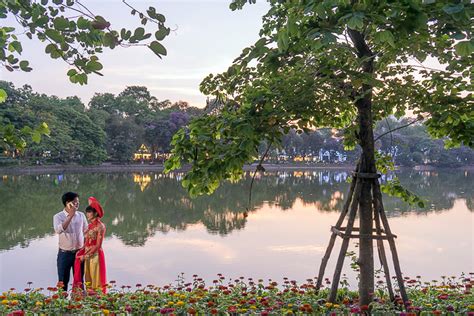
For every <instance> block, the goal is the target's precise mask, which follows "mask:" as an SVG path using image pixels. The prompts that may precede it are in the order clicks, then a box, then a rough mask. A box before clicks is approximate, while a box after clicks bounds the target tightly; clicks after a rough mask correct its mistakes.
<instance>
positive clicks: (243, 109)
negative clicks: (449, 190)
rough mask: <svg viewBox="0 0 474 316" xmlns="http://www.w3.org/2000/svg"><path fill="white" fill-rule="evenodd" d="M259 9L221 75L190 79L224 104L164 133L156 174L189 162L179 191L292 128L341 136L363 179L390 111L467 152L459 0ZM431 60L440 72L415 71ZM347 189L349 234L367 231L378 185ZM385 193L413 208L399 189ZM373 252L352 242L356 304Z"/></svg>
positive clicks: (213, 182) (364, 242)
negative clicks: (352, 195) (166, 142)
mask: <svg viewBox="0 0 474 316" xmlns="http://www.w3.org/2000/svg"><path fill="white" fill-rule="evenodd" d="M247 2H248V3H255V0H234V1H233V2H232V3H231V8H232V9H234V10H235V9H240V8H242V7H243V6H244V5H245V3H247ZM268 2H269V5H270V9H269V11H268V13H267V14H266V15H264V17H263V26H262V29H261V31H260V39H259V40H258V41H257V42H256V43H255V44H254V45H252V46H251V47H248V48H245V49H244V50H243V51H242V54H241V55H240V56H239V57H238V58H236V59H235V61H234V63H233V64H232V65H231V66H230V67H229V69H228V70H227V71H226V72H224V73H222V74H218V75H212V74H211V75H209V76H208V77H207V78H205V79H204V81H203V82H202V83H201V91H202V92H203V93H205V94H208V95H214V96H216V97H217V98H218V99H219V100H222V102H224V107H223V109H222V110H221V112H220V113H219V115H212V114H211V115H208V116H205V117H201V118H197V119H195V120H193V121H192V122H191V123H190V124H189V127H188V128H185V129H182V130H180V131H179V132H178V133H176V135H175V136H174V138H173V145H174V147H173V149H172V153H173V155H172V157H171V158H170V159H169V160H168V161H167V165H166V169H167V170H168V171H169V170H173V169H176V168H179V167H180V166H181V165H182V164H183V163H190V164H191V169H190V171H189V172H188V173H187V174H186V176H185V177H184V179H183V181H182V184H183V186H184V187H185V188H187V190H188V191H189V192H190V194H192V195H198V194H203V193H208V194H209V193H212V192H213V191H214V190H215V189H216V188H217V187H218V186H219V184H220V182H221V181H223V180H226V179H239V178H241V177H242V166H243V165H244V164H245V163H248V162H252V161H253V160H254V157H256V156H257V148H258V145H259V143H260V142H262V141H266V142H267V143H268V144H271V145H277V146H278V145H279V144H280V142H281V138H282V134H283V133H284V132H288V131H289V130H290V129H291V128H296V129H299V130H301V131H309V130H310V129H314V128H321V127H332V128H341V129H344V131H345V134H344V136H345V137H344V138H345V144H346V146H347V147H352V148H353V147H355V146H356V144H357V145H359V147H360V148H361V157H360V159H359V163H358V167H357V170H356V171H358V172H359V174H360V173H364V174H366V175H368V176H369V175H374V174H375V173H376V171H377V167H376V158H375V157H376V155H375V146H374V143H375V140H376V138H375V137H374V132H373V125H374V122H376V121H378V120H381V119H383V118H386V117H388V116H389V115H392V114H393V115H395V116H396V117H397V118H400V117H401V116H403V115H404V114H405V113H407V111H411V112H412V113H414V115H415V116H419V117H420V118H424V119H425V124H426V125H427V127H428V132H429V133H430V134H431V135H432V136H434V137H438V138H440V137H446V138H447V141H446V144H447V146H456V145H460V144H462V143H464V144H465V145H467V146H471V147H472V146H474V114H473V112H472V84H471V81H470V80H471V79H470V75H471V74H472V57H473V53H474V42H473V39H472V28H473V23H472V15H473V7H474V5H473V4H472V3H471V2H470V1H468V0H462V1H457V2H455V3H453V2H452V1H412V0H403V1H357V0H352V1H349V0H340V1H338V0H318V1H317V0H307V1H280V0H269V1H268ZM430 60H435V61H436V62H438V63H439V64H440V66H439V67H428V66H427V65H425V64H426V63H427V61H430ZM423 63H425V64H423ZM380 158H381V160H380V161H379V162H378V163H377V166H378V167H379V169H381V170H382V171H383V170H386V169H387V165H386V164H384V163H383V162H387V159H386V158H384V157H380ZM353 182H356V183H359V184H356V186H359V187H358V190H360V199H359V201H358V205H356V207H358V211H359V214H360V216H359V225H360V235H361V236H364V235H365V236H366V235H372V230H373V226H372V225H373V216H374V212H373V207H374V205H373V204H372V202H373V200H374V201H375V202H379V203H376V204H377V205H376V206H375V208H376V209H378V210H380V209H382V210H383V204H382V203H381V194H380V192H379V183H378V180H373V179H372V180H371V179H361V178H360V177H359V178H357V179H356V180H355V181H353ZM385 191H386V192H389V193H392V194H396V195H399V196H405V198H407V199H410V200H411V201H412V202H420V201H417V199H414V198H413V195H410V194H409V193H408V192H406V191H404V189H403V187H401V186H400V183H399V182H393V183H392V185H391V186H389V187H388V188H386V189H385ZM356 195H358V194H356ZM356 210H357V209H356ZM351 212H352V211H351ZM377 214H378V213H377ZM372 246H373V242H372V239H371V238H362V237H361V238H360V241H359V260H358V264H359V267H360V283H359V294H360V304H361V305H368V304H369V303H370V302H371V301H372V293H373V292H374V265H373V250H372ZM341 254H342V251H341ZM343 255H344V254H343ZM340 258H341V257H340ZM343 259H344V258H343V257H342V260H343ZM397 276H399V278H398V281H399V286H403V279H401V273H397ZM336 279H337V278H336V277H335V278H334V280H333V284H334V283H336V284H335V287H336V290H337V285H338V283H339V282H338V281H339V280H336ZM400 279H401V280H400ZM402 295H403V293H402ZM403 296H404V297H403V299H404V300H406V295H403ZM330 299H334V297H331V298H330Z"/></svg>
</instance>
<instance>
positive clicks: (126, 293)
mask: <svg viewBox="0 0 474 316" xmlns="http://www.w3.org/2000/svg"><path fill="white" fill-rule="evenodd" d="M405 283H406V286H407V292H408V295H409V298H410V301H409V302H408V303H407V304H403V302H402V300H401V299H400V298H398V297H397V299H396V300H395V301H394V302H391V301H390V300H389V298H388V295H387V292H386V291H385V284H384V283H383V282H382V281H378V282H377V290H376V291H375V293H374V300H373V302H372V303H371V304H370V305H368V306H359V304H358V294H357V292H355V291H352V290H350V289H349V288H348V287H347V282H345V281H343V282H341V286H342V288H341V289H340V290H339V292H338V300H337V302H336V303H334V304H333V303H329V302H327V301H326V298H327V294H328V290H327V289H326V288H323V289H322V290H321V291H319V293H316V291H315V280H314V279H308V280H306V282H305V283H303V284H298V283H297V282H296V281H291V280H288V279H287V278H284V279H283V282H281V283H277V282H275V281H273V280H268V281H267V282H264V281H263V280H253V279H251V278H248V279H245V278H243V277H241V278H239V279H236V280H227V279H226V278H225V277H224V276H222V275H221V274H218V275H217V278H216V280H214V281H213V282H212V285H208V286H207V285H206V284H205V282H204V280H202V279H201V278H199V277H198V276H197V275H195V276H193V280H192V282H189V283H186V282H185V280H184V278H183V277H182V276H181V277H180V278H179V280H178V281H177V283H176V284H175V285H165V286H162V287H159V286H155V285H141V284H136V286H135V287H134V288H132V287H131V286H126V285H123V286H118V285H117V284H116V282H115V281H110V283H109V285H108V287H109V291H108V293H107V294H105V295H104V294H102V293H98V292H95V291H89V292H88V293H87V295H85V296H82V297H80V296H79V297H72V298H71V297H69V296H68V295H67V293H65V292H63V291H62V290H61V289H60V288H59V289H58V288H56V287H54V288H53V287H49V288H47V289H42V288H37V289H34V288H31V282H29V283H28V288H26V289H24V290H23V291H21V292H19V291H16V290H15V289H10V290H9V291H7V292H4V293H3V294H2V295H1V297H0V301H1V305H0V314H1V315H5V314H7V315H24V314H27V315H30V314H36V315H41V314H45V315H51V314H82V315H84V314H87V315H92V314H95V315H99V314H104V315H113V314H115V315H126V314H134V315H136V314H141V315H151V314H167V315H195V314H197V315H203V314H206V315H213V314H219V315H237V314H252V315H285V314H286V315H288V314H297V315H306V314H313V315H356V314H365V315H368V314H372V315H457V314H460V315H465V314H467V315H474V295H473V294H472V292H471V287H472V285H473V284H474V280H471V279H470V278H469V277H466V276H464V275H463V276H461V277H458V278H456V277H442V279H441V280H440V281H431V282H423V281H421V278H420V277H417V278H414V279H411V278H405ZM327 285H329V280H327V279H326V286H327Z"/></svg>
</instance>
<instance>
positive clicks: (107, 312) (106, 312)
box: [102, 309, 110, 315]
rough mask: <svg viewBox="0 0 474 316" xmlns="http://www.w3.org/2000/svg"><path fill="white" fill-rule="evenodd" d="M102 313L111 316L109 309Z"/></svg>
mask: <svg viewBox="0 0 474 316" xmlns="http://www.w3.org/2000/svg"><path fill="white" fill-rule="evenodd" d="M102 313H104V315H108V314H110V311H109V310H108V309H103V310H102Z"/></svg>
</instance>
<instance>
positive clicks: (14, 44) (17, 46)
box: [8, 41, 23, 54]
mask: <svg viewBox="0 0 474 316" xmlns="http://www.w3.org/2000/svg"><path fill="white" fill-rule="evenodd" d="M8 50H9V51H11V52H13V51H16V52H17V53H18V54H21V52H22V51H23V47H22V46H21V43H20V42H18V41H13V42H11V43H10V44H9V45H8Z"/></svg>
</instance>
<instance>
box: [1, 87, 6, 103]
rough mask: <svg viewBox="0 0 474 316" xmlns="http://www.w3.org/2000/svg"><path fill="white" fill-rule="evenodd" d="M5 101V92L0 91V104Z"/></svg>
mask: <svg viewBox="0 0 474 316" xmlns="http://www.w3.org/2000/svg"><path fill="white" fill-rule="evenodd" d="M6 100H7V92H6V91H5V90H3V89H0V103H3V102H5V101H6Z"/></svg>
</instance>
